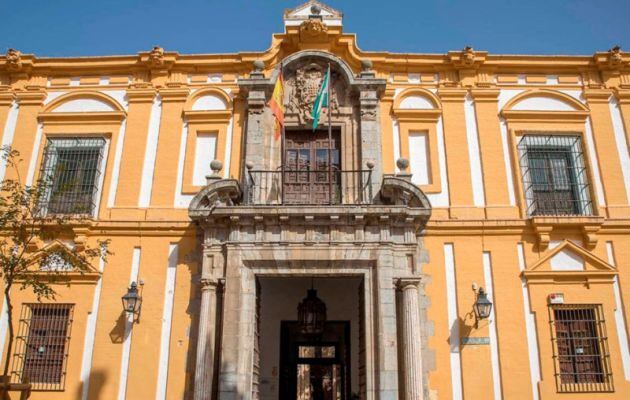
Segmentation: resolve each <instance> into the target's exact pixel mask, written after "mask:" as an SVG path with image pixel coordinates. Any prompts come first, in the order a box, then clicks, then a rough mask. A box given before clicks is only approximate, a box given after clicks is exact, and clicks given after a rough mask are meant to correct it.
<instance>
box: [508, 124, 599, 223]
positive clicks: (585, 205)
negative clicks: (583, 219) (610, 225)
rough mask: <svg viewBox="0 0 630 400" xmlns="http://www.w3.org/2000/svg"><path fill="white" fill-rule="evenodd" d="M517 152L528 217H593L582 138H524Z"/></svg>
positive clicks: (546, 136) (565, 136) (567, 136)
mask: <svg viewBox="0 0 630 400" xmlns="http://www.w3.org/2000/svg"><path fill="white" fill-rule="evenodd" d="M518 151H519V158H520V160H519V163H520V167H521V172H522V176H523V190H524V192H525V201H526V203H527V214H528V215H530V216H536V215H592V214H593V204H592V202H591V196H590V185H589V181H588V176H587V169H586V165H585V157H584V151H583V149H582V143H581V140H580V137H579V136H569V135H525V136H523V137H522V138H521V140H520V141H519V143H518Z"/></svg>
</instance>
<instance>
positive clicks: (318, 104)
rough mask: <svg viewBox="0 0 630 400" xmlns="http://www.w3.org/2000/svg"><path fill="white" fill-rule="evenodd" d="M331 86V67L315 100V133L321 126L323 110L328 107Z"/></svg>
mask: <svg viewBox="0 0 630 400" xmlns="http://www.w3.org/2000/svg"><path fill="white" fill-rule="evenodd" d="M329 84H330V65H329V66H328V71H326V76H324V80H322V86H321V87H320V88H319V91H318V92H317V97H316V98H315V104H313V113H312V115H313V132H315V129H317V125H318V124H319V117H320V116H321V115H322V109H323V108H324V107H328V92H329V90H328V85H329ZM329 112H330V111H329Z"/></svg>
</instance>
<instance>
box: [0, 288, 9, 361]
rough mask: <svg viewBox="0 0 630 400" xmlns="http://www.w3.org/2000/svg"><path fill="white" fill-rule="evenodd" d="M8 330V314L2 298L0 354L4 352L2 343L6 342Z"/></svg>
mask: <svg viewBox="0 0 630 400" xmlns="http://www.w3.org/2000/svg"><path fill="white" fill-rule="evenodd" d="M8 329H9V314H8V312H7V299H5V298H4V293H3V296H2V311H1V314H0V354H2V353H3V352H4V343H5V341H6V340H7V330H8Z"/></svg>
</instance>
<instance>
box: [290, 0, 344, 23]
mask: <svg viewBox="0 0 630 400" xmlns="http://www.w3.org/2000/svg"><path fill="white" fill-rule="evenodd" d="M312 16H318V18H319V19H320V20H321V21H322V22H323V24H325V25H328V26H341V25H342V21H343V14H342V13H341V12H339V11H337V10H335V9H333V8H332V7H330V6H328V5H326V4H323V3H320V2H319V1H314V0H311V1H308V2H306V3H304V4H301V5H299V6H297V7H295V8H293V9H287V10H285V12H284V26H296V25H301V24H302V23H303V21H307V20H309V19H313V18H311V17H312Z"/></svg>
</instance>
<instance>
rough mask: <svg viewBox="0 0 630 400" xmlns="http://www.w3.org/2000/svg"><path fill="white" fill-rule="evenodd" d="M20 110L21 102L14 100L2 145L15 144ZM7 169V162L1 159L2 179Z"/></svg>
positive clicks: (0, 170) (0, 179)
mask: <svg viewBox="0 0 630 400" xmlns="http://www.w3.org/2000/svg"><path fill="white" fill-rule="evenodd" d="M19 112H20V106H19V104H18V103H17V102H16V101H14V102H13V103H11V108H10V109H9V114H8V115H7V121H6V123H5V124H4V130H3V133H2V146H11V145H12V144H13V137H14V136H15V126H16V125H17V120H18V114H19ZM6 171H7V162H6V161H5V160H2V159H0V181H2V180H4V174H5V173H6Z"/></svg>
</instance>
